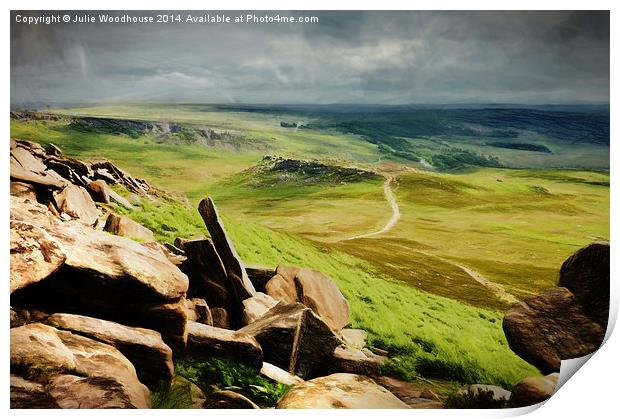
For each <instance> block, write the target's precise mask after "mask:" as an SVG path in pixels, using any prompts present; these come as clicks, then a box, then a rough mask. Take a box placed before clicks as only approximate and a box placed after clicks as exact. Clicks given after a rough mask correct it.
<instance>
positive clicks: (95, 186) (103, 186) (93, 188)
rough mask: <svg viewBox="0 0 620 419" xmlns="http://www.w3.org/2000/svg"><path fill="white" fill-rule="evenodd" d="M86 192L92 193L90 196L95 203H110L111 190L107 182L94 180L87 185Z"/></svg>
mask: <svg viewBox="0 0 620 419" xmlns="http://www.w3.org/2000/svg"><path fill="white" fill-rule="evenodd" d="M86 190H87V191H88V192H89V193H90V196H91V197H92V198H93V200H94V201H95V202H102V203H104V204H109V203H110V193H109V190H110V188H109V187H108V184H107V183H105V180H100V179H99V180H93V181H92V182H90V183H89V184H88V185H86Z"/></svg>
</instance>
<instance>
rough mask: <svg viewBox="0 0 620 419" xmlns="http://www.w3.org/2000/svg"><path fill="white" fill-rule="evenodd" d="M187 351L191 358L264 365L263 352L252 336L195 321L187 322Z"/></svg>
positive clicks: (257, 365) (258, 366) (256, 365)
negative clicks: (220, 358)
mask: <svg viewBox="0 0 620 419" xmlns="http://www.w3.org/2000/svg"><path fill="white" fill-rule="evenodd" d="M187 331H188V337H187V349H186V354H187V355H188V356H190V357H194V358H200V357H205V356H207V357H210V356H218V357H226V358H232V359H235V360H237V361H240V362H243V363H245V364H247V365H251V366H254V367H255V368H256V369H257V370H258V369H260V368H261V367H262V364H263V352H262V350H261V347H260V345H259V344H258V342H257V341H256V339H254V338H253V337H252V336H249V335H247V334H245V333H242V332H235V331H233V330H228V329H220V328H217V327H213V326H208V325H206V324H202V323H196V322H193V321H188V322H187Z"/></svg>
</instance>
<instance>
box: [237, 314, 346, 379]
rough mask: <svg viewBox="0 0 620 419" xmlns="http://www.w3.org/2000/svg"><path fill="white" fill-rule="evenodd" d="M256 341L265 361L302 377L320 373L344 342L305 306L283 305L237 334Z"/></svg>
mask: <svg viewBox="0 0 620 419" xmlns="http://www.w3.org/2000/svg"><path fill="white" fill-rule="evenodd" d="M238 332H239V333H244V334H248V335H250V336H253V337H255V338H256V340H257V341H258V342H259V343H260V345H261V347H262V348H263V354H264V357H265V360H266V361H267V362H269V363H271V364H274V365H276V366H278V367H280V368H282V369H285V370H286V371H288V372H289V373H291V374H294V375H298V376H300V377H302V378H304V377H307V376H309V375H311V374H316V373H318V372H319V371H317V370H319V369H320V368H321V367H322V366H323V363H324V362H325V360H327V359H328V358H329V357H330V356H331V354H332V353H333V351H334V349H336V347H338V346H340V345H341V344H342V341H341V340H340V339H339V338H338V337H337V336H336V335H335V334H334V332H333V331H332V330H331V329H330V328H329V326H328V325H327V324H326V323H325V322H324V321H323V320H322V319H321V318H320V317H319V316H317V315H316V314H314V312H313V311H312V310H310V309H309V308H308V307H306V306H304V305H303V304H299V303H297V304H284V303H280V304H278V305H277V306H275V307H274V308H272V309H271V310H269V311H268V312H267V313H266V314H265V315H263V316H262V317H261V318H260V319H258V320H256V321H255V322H254V323H251V324H249V325H247V326H245V327H243V328H241V329H239V331H238Z"/></svg>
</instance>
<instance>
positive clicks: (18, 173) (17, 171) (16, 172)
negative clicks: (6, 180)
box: [11, 164, 69, 189]
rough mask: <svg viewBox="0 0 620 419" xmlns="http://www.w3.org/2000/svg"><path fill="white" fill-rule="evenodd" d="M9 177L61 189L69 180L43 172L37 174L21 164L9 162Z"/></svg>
mask: <svg viewBox="0 0 620 419" xmlns="http://www.w3.org/2000/svg"><path fill="white" fill-rule="evenodd" d="M11 179H12V180H17V181H21V182H28V183H34V184H37V185H42V186H46V187H49V188H54V189H62V188H64V187H65V186H67V185H69V182H68V181H66V180H59V179H57V178H56V177H54V176H50V175H48V174H45V173H44V174H38V173H35V172H31V171H30V170H27V169H24V168H23V167H22V166H18V165H17V164H11Z"/></svg>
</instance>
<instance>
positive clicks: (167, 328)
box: [123, 298, 187, 352]
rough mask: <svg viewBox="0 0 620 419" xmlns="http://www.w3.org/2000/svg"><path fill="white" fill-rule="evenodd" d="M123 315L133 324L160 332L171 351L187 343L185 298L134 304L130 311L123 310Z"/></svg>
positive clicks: (176, 350)
mask: <svg viewBox="0 0 620 419" xmlns="http://www.w3.org/2000/svg"><path fill="white" fill-rule="evenodd" d="M123 317H125V318H127V319H130V320H131V322H132V324H134V325H137V326H141V327H145V328H147V329H153V330H156V331H158V332H159V333H161V336H162V339H163V340H164V342H165V343H166V345H168V346H170V348H172V350H173V352H180V351H183V350H184V349H185V345H186V343H187V327H186V326H187V314H186V311H185V298H180V299H178V300H174V301H171V302H167V303H160V304H152V305H138V306H134V307H132V310H131V311H124V312H123Z"/></svg>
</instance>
